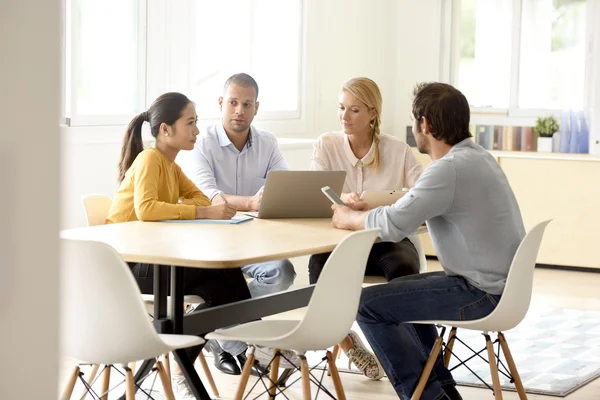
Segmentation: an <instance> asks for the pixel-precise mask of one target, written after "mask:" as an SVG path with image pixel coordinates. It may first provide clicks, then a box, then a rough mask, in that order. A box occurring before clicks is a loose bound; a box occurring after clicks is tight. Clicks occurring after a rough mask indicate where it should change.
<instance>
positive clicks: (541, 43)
mask: <svg viewBox="0 0 600 400" xmlns="http://www.w3.org/2000/svg"><path fill="white" fill-rule="evenodd" d="M522 10H523V11H522V12H523V13H522V21H523V22H522V28H521V65H520V77H519V107H521V108H581V107H582V106H583V99H584V90H583V84H584V79H585V32H586V2H585V0H524V1H523V9H522Z"/></svg>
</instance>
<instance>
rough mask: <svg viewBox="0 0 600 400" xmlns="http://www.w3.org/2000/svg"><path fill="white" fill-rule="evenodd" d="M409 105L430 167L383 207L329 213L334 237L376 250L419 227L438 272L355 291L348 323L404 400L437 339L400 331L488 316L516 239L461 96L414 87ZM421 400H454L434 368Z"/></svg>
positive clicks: (499, 180)
mask: <svg viewBox="0 0 600 400" xmlns="http://www.w3.org/2000/svg"><path fill="white" fill-rule="evenodd" d="M414 96H415V97H414V100H413V109H412V114H413V118H414V123H413V132H414V134H415V139H416V142H417V148H418V149H419V151H420V152H421V153H427V154H429V156H430V157H431V159H432V160H433V162H432V163H431V165H430V166H429V167H428V168H426V169H425V170H424V171H423V173H422V174H421V176H420V178H419V179H418V180H417V182H416V184H415V186H414V187H413V188H412V189H411V190H410V192H409V193H407V194H406V195H405V196H404V197H402V198H401V199H400V200H398V201H397V202H396V203H395V204H393V205H392V206H389V207H380V208H376V209H373V210H361V208H362V207H363V205H361V204H360V203H356V204H354V205H352V204H351V206H352V208H350V207H347V206H333V208H334V216H333V225H334V226H335V227H338V228H346V229H354V230H357V229H363V228H375V227H378V228H381V233H380V234H379V236H380V238H381V239H382V240H384V241H394V242H396V241H400V240H402V239H403V238H404V237H406V236H408V235H410V234H411V233H413V232H414V231H415V230H416V229H417V228H418V227H419V226H420V225H421V224H422V223H423V222H427V228H428V230H429V234H430V235H431V239H432V241H433V245H434V247H435V249H436V253H437V255H438V258H439V260H440V262H441V264H442V267H443V268H444V270H443V271H439V272H430V273H425V274H419V275H412V276H407V277H401V278H397V279H394V280H392V281H391V282H390V283H389V284H387V285H378V286H374V287H370V288H366V289H364V290H363V294H362V297H361V302H360V307H359V311H358V315H357V318H356V320H357V322H358V324H359V326H360V327H361V329H362V330H363V332H364V333H365V336H366V337H367V339H368V341H369V343H370V344H371V346H372V348H373V350H374V351H375V354H376V355H377V357H378V358H379V360H380V361H381V364H382V365H383V368H384V370H385V372H386V373H387V375H388V377H389V378H390V382H391V383H392V385H393V386H394V389H395V390H396V392H397V393H398V396H399V397H400V398H401V399H404V400H406V399H410V398H411V396H412V394H413V391H414V389H415V387H416V385H417V382H418V380H419V376H420V374H421V371H422V370H423V366H424V365H425V362H426V360H427V357H428V352H429V349H431V348H432V347H433V344H434V341H435V339H436V337H437V331H436V329H435V327H434V326H433V325H418V324H411V323H410V322H409V321H418V320H465V321H468V320H474V319H479V318H483V317H485V316H486V315H488V314H489V313H491V312H492V311H493V310H494V308H495V307H496V305H497V304H498V301H499V300H500V297H501V296H502V292H503V290H504V285H505V283H506V278H507V275H508V270H509V268H510V265H511V263H512V259H513V257H514V255H515V253H516V250H517V248H518V247H519V244H520V243H521V240H522V239H523V237H524V236H525V229H524V227H523V220H522V218H521V212H520V210H519V205H518V204H517V200H516V198H515V195H514V193H513V191H512V189H511V188H510V185H509V183H508V180H507V178H506V176H505V175H504V172H503V171H502V169H501V168H500V166H499V165H498V163H497V162H496V160H495V159H494V157H492V155H490V154H489V153H488V152H487V151H486V150H485V149H483V148H482V147H481V146H479V145H477V144H475V143H473V141H472V140H471V134H470V133H469V119H470V111H469V103H468V102H467V99H466V98H465V96H464V95H463V94H462V93H461V92H460V91H458V90H457V89H455V88H454V87H452V86H450V85H447V84H443V83H436V82H434V83H426V84H421V85H419V86H417V87H416V88H415V92H414ZM345 340H346V341H347V340H348V339H345ZM351 345H352V344H351ZM421 398H423V399H434V400H448V399H450V400H460V399H461V396H460V394H459V393H458V391H457V390H456V388H455V382H454V379H453V378H452V375H451V374H450V372H449V371H448V369H447V368H446V367H444V363H443V362H439V361H438V363H437V364H436V365H435V367H434V370H433V373H432V374H431V377H430V379H429V381H428V383H427V386H426V387H425V390H424V392H423V394H422V397H421Z"/></svg>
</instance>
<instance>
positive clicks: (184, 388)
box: [171, 374, 196, 400]
mask: <svg viewBox="0 0 600 400" xmlns="http://www.w3.org/2000/svg"><path fill="white" fill-rule="evenodd" d="M171 384H172V386H173V394H174V395H175V398H176V399H177V400H196V396H194V394H193V393H192V390H191V389H190V387H189V386H188V384H187V382H186V381H185V377H184V376H183V374H181V375H176V374H173V375H172V378H171Z"/></svg>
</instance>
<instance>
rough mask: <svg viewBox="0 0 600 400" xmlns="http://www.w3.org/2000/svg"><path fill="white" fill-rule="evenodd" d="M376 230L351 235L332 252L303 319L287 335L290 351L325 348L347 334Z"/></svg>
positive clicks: (354, 314) (377, 230)
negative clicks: (291, 344)
mask: <svg viewBox="0 0 600 400" xmlns="http://www.w3.org/2000/svg"><path fill="white" fill-rule="evenodd" d="M379 231H380V229H367V230H362V231H358V232H354V233H352V234H350V235H348V236H347V237H346V238H345V239H344V240H342V241H341V242H340V243H339V244H338V245H337V247H336V248H335V249H334V250H333V252H332V253H331V255H330V256H329V259H328V260H327V262H326V263H325V266H324V267H323V271H322V272H321V275H320V276H319V280H318V282H317V284H316V286H315V289H314V292H313V295H312V297H311V299H310V302H309V304H308V309H307V311H306V314H305V315H304V318H303V319H302V321H301V322H300V323H299V324H298V326H297V327H296V329H295V330H294V331H293V332H292V333H291V334H290V335H289V339H290V340H291V341H293V343H294V345H293V347H290V348H293V349H294V350H317V349H326V348H328V347H330V346H333V345H334V344H336V343H339V341H340V340H342V339H343V338H344V337H345V336H346V335H347V334H348V332H349V330H350V327H351V326H352V323H353V322H354V319H355V318H356V312H357V311H358V302H359V300H360V294H361V291H362V281H363V277H364V275H365V268H366V265H367V259H368V258H369V252H370V251H371V247H373V242H374V241H375V238H377V235H378V233H379ZM282 348H286V347H285V346H282Z"/></svg>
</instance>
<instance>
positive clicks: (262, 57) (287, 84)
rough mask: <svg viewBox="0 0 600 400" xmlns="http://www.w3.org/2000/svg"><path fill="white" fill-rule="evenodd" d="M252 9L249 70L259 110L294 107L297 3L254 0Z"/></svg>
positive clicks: (296, 69) (297, 65)
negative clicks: (252, 74) (255, 83)
mask: <svg viewBox="0 0 600 400" xmlns="http://www.w3.org/2000/svg"><path fill="white" fill-rule="evenodd" d="M255 4H256V6H255V9H254V24H253V25H254V38H253V51H252V71H254V73H255V77H254V78H255V79H256V80H257V82H258V83H259V84H260V93H261V94H260V106H261V109H262V110H269V111H289V110H296V109H297V108H298V85H299V74H300V68H299V67H300V66H299V62H300V60H299V58H300V47H299V46H300V34H299V33H300V20H301V18H300V2H299V1H289V0H288V1H281V0H260V1H257V2H256V3H255Z"/></svg>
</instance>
